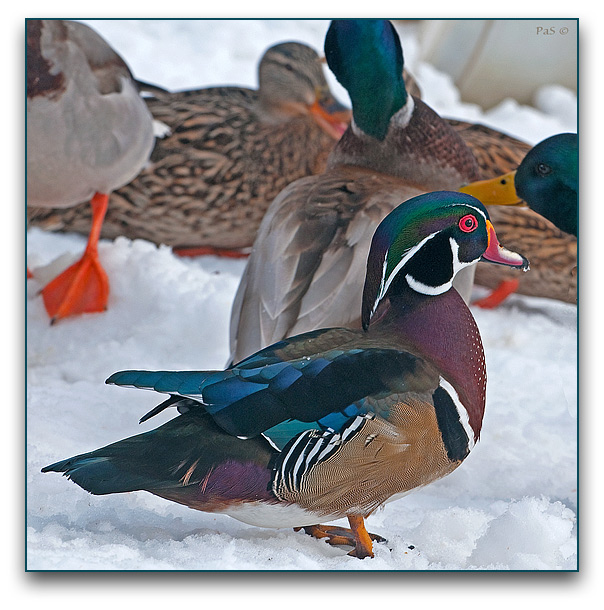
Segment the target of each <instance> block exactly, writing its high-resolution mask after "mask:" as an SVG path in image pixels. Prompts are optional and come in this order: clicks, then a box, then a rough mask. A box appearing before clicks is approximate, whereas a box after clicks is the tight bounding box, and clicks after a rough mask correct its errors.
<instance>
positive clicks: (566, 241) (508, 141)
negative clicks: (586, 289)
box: [449, 120, 577, 303]
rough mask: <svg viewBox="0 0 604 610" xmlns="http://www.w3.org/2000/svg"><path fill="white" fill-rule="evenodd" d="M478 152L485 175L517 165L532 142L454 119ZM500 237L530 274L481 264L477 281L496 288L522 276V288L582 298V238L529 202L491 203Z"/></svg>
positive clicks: (550, 295)
mask: <svg viewBox="0 0 604 610" xmlns="http://www.w3.org/2000/svg"><path fill="white" fill-rule="evenodd" d="M449 123H450V124H451V125H452V126H453V128H454V129H455V130H456V131H457V132H458V133H459V135H461V137H462V138H463V139H464V141H465V142H466V144H467V145H468V147H469V148H470V149H471V150H472V152H473V153H474V156H475V157H476V159H477V161H478V165H479V167H480V170H481V172H482V174H483V177H484V178H485V179H487V178H495V177H496V176H498V175H501V174H504V173H506V172H509V171H512V170H515V169H516V168H517V167H518V165H520V163H521V161H522V159H523V158H524V156H525V155H526V153H527V152H528V151H529V150H530V149H531V146H530V144H527V143H525V142H521V141H520V140H517V139H515V138H513V137H511V136H508V135H506V134H504V133H501V132H499V131H496V130H495V129H491V128H489V127H486V126H484V125H478V124H471V123H465V122H462V121H454V120H449ZM489 214H490V215H491V220H492V221H493V224H494V225H495V226H496V227H497V234H498V235H499V237H500V239H501V242H502V243H504V244H506V246H507V247H509V248H511V249H512V250H515V251H517V252H522V254H524V255H525V256H526V257H527V258H528V259H529V261H530V264H531V269H530V271H529V272H528V273H523V274H518V273H513V272H510V271H509V270H508V269H505V268H503V267H497V266H495V265H487V264H484V263H480V264H479V265H478V266H477V268H476V275H475V278H474V281H475V282H476V283H477V284H479V285H481V286H485V287H487V288H491V289H494V288H497V286H498V285H499V284H500V283H501V282H502V281H503V280H508V279H516V280H518V281H519V285H518V290H517V292H518V293H520V294H526V295H529V296H537V297H547V298H550V299H557V300H559V301H565V302H568V303H576V302H577V239H576V237H575V236H574V235H569V234H568V233H565V232H564V231H560V229H558V228H557V227H556V226H555V225H554V224H552V223H551V222H550V221H549V220H547V219H545V218H543V216H541V215H540V214H537V213H536V212H533V211H532V210H530V209H529V208H527V207H507V206H489Z"/></svg>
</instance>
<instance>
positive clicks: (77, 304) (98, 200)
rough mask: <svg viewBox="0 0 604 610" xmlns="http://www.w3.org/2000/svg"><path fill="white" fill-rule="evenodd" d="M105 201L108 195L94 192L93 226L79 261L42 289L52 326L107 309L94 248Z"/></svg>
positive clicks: (102, 276) (103, 279) (105, 290)
mask: <svg viewBox="0 0 604 610" xmlns="http://www.w3.org/2000/svg"><path fill="white" fill-rule="evenodd" d="M108 201H109V195H106V194H103V193H95V195H94V197H93V198H92V199H91V201H90V205H91V206H92V227H91V228H90V235H89V236H88V243H87V244H86V250H85V251H84V254H83V255H82V258H81V259H80V260H79V261H78V262H76V263H74V264H73V265H71V266H70V267H68V268H67V269H65V271H63V273H61V274H60V275H58V276H57V277H56V278H55V279H54V280H52V281H51V282H50V283H49V284H47V285H46V286H45V287H44V288H43V289H42V297H43V298H44V306H45V307H46V311H47V312H48V315H49V316H50V317H51V324H54V322H56V321H57V320H59V319H61V318H65V317H67V316H71V315H77V314H81V313H94V312H101V311H104V310H105V309H106V308H107V299H108V297H109V280H108V278H107V274H106V273H105V270H104V269H103V267H102V266H101V263H100V261H99V255H98V248H97V246H98V242H99V237H100V234H101V227H102V225H103V219H104V218H105V212H106V211H107V203H108Z"/></svg>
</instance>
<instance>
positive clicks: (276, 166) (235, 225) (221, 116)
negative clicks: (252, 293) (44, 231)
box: [30, 42, 350, 253]
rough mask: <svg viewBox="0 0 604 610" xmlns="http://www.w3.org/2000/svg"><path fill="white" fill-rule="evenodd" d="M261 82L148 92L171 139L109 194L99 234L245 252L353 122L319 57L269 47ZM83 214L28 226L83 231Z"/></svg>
mask: <svg viewBox="0 0 604 610" xmlns="http://www.w3.org/2000/svg"><path fill="white" fill-rule="evenodd" d="M258 83H259V87H258V90H251V89H245V88H242V87H210V88H205V89H197V90H193V91H180V92H175V93H169V92H163V93H162V92H161V90H158V89H156V88H154V89H153V90H152V92H153V97H150V98H147V99H146V101H147V105H148V107H149V110H150V111H151V113H152V115H153V117H154V118H155V119H156V120H157V121H159V122H161V123H163V124H164V125H165V126H167V128H168V129H169V133H168V135H167V136H166V137H164V138H162V139H159V140H158V142H157V144H156V146H155V149H154V151H153V154H152V156H151V162H150V164H148V166H147V167H145V169H144V170H143V171H142V172H141V173H140V175H139V176H138V177H137V178H136V179H135V180H134V181H132V182H131V183H130V184H128V185H127V186H125V187H123V188H121V189H119V190H118V191H116V192H115V193H114V194H113V195H112V197H111V202H110V205H109V210H108V212H107V216H106V218H105V223H104V225H103V231H102V236H103V237H108V238H114V237H117V236H119V235H124V236H126V237H129V238H132V239H134V238H142V239H147V240H150V241H153V242H155V243H158V244H159V243H163V244H167V245H171V246H175V247H177V248H180V249H183V248H195V249H196V250H195V251H194V252H193V253H203V252H207V251H209V252H214V251H218V252H220V251H224V250H230V251H232V250H240V249H242V248H249V247H250V246H251V245H252V244H253V241H254V238H255V236H256V231H257V228H258V225H259V224H260V221H261V219H262V216H263V215H264V212H265V211H266V208H267V207H268V205H269V203H270V202H271V201H272V200H273V199H274V197H275V196H276V195H277V194H278V193H279V191H280V190H282V189H283V188H285V187H286V186H287V185H288V184H289V183H290V182H292V181H294V180H296V179H298V178H301V177H303V176H308V175H311V174H316V173H320V172H321V171H323V169H324V167H325V162H326V159H327V155H328V154H329V152H330V151H331V149H332V148H333V146H334V144H335V142H336V141H337V140H338V139H339V137H340V136H341V135H342V133H343V132H344V130H345V129H346V127H347V126H348V122H349V120H350V110H349V109H347V108H345V107H344V106H342V104H340V103H339V102H338V101H337V100H336V99H335V98H334V97H333V95H332V93H331V91H330V89H329V86H328V84H327V81H326V80H325V75H324V73H323V66H322V63H321V60H320V58H319V56H318V55H317V53H316V52H315V51H314V50H313V49H311V48H310V47H308V46H306V45H304V44H301V43H297V42H286V43H281V44H277V45H275V46H273V47H271V48H269V49H268V50H267V51H266V53H265V54H264V56H263V57H262V59H261V61H260V64H259V67H258ZM88 214H89V212H88V210H87V209H86V208H78V209H74V210H71V211H69V212H62V213H61V214H54V215H52V216H50V215H48V214H45V215H43V216H41V215H40V214H37V215H34V214H31V215H30V221H31V223H32V224H37V225H40V226H42V227H45V228H51V229H60V230H65V231H67V230H69V231H80V232H81V231H82V230H83V229H85V227H86V226H88V222H89V219H88V217H87V216H88ZM204 248H205V249H204ZM181 253H182V252H181Z"/></svg>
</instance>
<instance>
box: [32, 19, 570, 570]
mask: <svg viewBox="0 0 604 610" xmlns="http://www.w3.org/2000/svg"><path fill="white" fill-rule="evenodd" d="M89 23H91V25H93V27H95V28H96V29H97V31H99V32H100V33H101V34H102V35H103V36H105V37H106V38H107V39H108V40H109V41H110V42H111V44H113V45H114V46H115V48H116V49H117V50H118V51H119V52H120V53H121V54H122V55H123V57H124V58H125V59H126V60H127V61H128V63H129V64H130V66H131V68H132V70H133V71H134V73H135V74H136V75H137V77H138V78H140V79H142V80H147V81H152V82H156V83H158V84H160V85H163V86H166V87H168V88H174V89H180V88H187V87H199V86H203V85H210V84H219V83H237V84H243V85H248V86H255V84H256V77H255V66H256V62H257V59H258V57H259V55H260V54H261V53H262V52H263V50H264V49H266V47H268V46H269V45H271V44H273V43H276V42H278V41H281V40H285V39H297V40H302V41H305V42H307V43H309V44H311V45H312V46H314V47H315V48H316V49H319V50H320V49H322V44H323V36H324V33H325V31H326V29H327V25H328V22H326V21H286V22H283V21H246V22H240V21H224V22H207V21H206V22H204V21H132V22H125V21H114V22H111V21H95V22H89ZM414 45H416V41H415V40H414V38H413V31H412V30H411V29H409V28H404V30H403V48H404V50H405V57H406V61H407V64H408V65H409V67H410V68H411V69H412V72H413V73H414V74H415V75H416V76H417V78H418V79H419V81H420V85H421V86H422V88H423V92H424V97H425V99H426V100H427V101H428V103H430V104H431V105H433V107H434V108H435V109H436V110H437V111H439V112H440V113H441V114H444V115H447V116H454V117H457V118H462V119H469V120H475V121H478V120H479V121H482V122H485V123H487V124H490V125H492V126H494V127H497V128H499V129H502V130H504V131H507V132H508V133H511V134H513V135H515V136H517V137H520V138H522V139H524V140H526V141H528V142H530V143H536V142H538V141H540V140H541V139H543V138H544V137H547V136H549V135H552V134H554V133H558V132H560V131H576V98H575V96H574V94H572V93H571V92H569V91H568V90H566V89H562V88H560V87H557V86H548V87H546V88H543V89H542V90H541V91H540V92H539V94H538V96H537V99H536V101H535V104H536V105H535V107H527V106H520V105H518V104H517V103H516V102H515V101H514V100H512V99H509V100H505V101H504V102H502V103H501V104H499V105H498V106H497V107H496V108H494V109H492V110H491V111H489V112H488V113H484V112H483V111H482V110H481V109H480V108H479V107H477V106H475V105H470V104H464V103H463V102H461V101H460V99H459V96H458V93H457V91H456V90H455V88H454V86H453V85H452V84H451V81H450V79H448V77H446V75H443V74H440V73H438V72H436V70H435V69H434V68H432V67H431V66H429V65H426V64H416V65H412V62H413V55H414V48H416V47H414ZM330 82H332V83H333V79H332V80H331V81H330ZM337 91H338V96H339V97H340V99H342V100H346V95H345V92H344V93H342V91H343V90H342V89H341V88H338V89H337ZM495 228H497V227H495ZM84 244H85V238H84V237H82V236H78V235H60V234H48V233H44V232H42V231H40V230H38V229H31V230H30V231H29V232H28V234H27V256H28V265H29V266H30V267H33V268H34V269H35V268H36V267H40V266H43V265H46V264H48V263H50V262H51V261H53V260H54V259H56V258H57V257H58V256H59V255H61V254H64V253H65V252H72V253H73V254H74V255H79V253H80V252H81V251H82V250H83V247H84ZM99 250H100V256H101V260H102V263H103V265H104V267H105V269H106V270H107V273H108V275H109V278H110V282H111V295H110V301H109V309H108V311H107V312H106V313H104V314H100V315H87V316H82V317H80V318H77V319H69V320H64V321H61V322H60V323H57V324H55V325H53V326H50V325H49V322H48V318H47V315H46V313H45V311H44V308H43V305H42V300H41V297H40V296H39V295H38V294H37V290H39V288H40V287H41V285H40V284H39V283H37V282H36V280H30V281H29V282H28V295H27V431H26V432H27V489H26V491H27V549H26V553H27V555H26V567H27V568H28V569H29V570H83V569H94V570H99V569H100V570H248V569H249V570H465V569H469V570H574V569H576V567H577V523H576V521H577V427H578V426H577V392H576V390H577V308H576V307H574V306H571V305H567V304H563V303H559V302H556V301H551V300H547V299H537V298H528V297H522V296H513V297H511V298H510V299H509V301H508V302H506V303H505V304H504V305H503V306H502V307H500V308H499V309H497V310H495V311H483V310H478V309H476V308H474V309H473V312H474V315H475V317H476V320H477V323H478V325H479V328H480V330H481V333H482V338H483V342H484V346H485V352H486V358H487V368H488V376H489V381H488V389H487V410H486V415H485V420H484V426H483V431H482V435H481V439H480V442H479V443H478V444H477V446H476V447H475V449H474V450H473V452H472V454H471V455H470V456H469V458H468V459H467V460H466V462H465V463H464V464H463V465H462V466H461V467H460V468H459V469H458V470H457V471H455V472H454V473H453V474H451V475H450V476H449V477H447V478H445V479H443V480H441V481H439V482H437V483H435V484H433V485H430V486H428V487H426V488H424V489H422V490H419V491H417V492H415V493H413V494H410V495H408V496H406V497H405V498H402V499H401V500H398V501H396V502H393V503H390V504H388V505H387V506H386V507H385V508H384V509H383V510H381V511H379V512H378V513H377V514H376V515H374V516H372V517H370V518H369V519H368V522H367V526H368V529H369V530H370V531H372V532H375V533H378V534H380V535H382V536H384V537H385V538H387V539H388V542H387V543H386V544H376V545H375V558H374V559H372V560H368V559H367V560H364V561H359V560H357V559H354V558H351V557H348V556H347V555H346V552H345V551H343V550H341V549H337V548H333V547H330V546H328V545H327V544H326V543H324V542H321V541H318V540H314V539H311V538H310V537H308V536H306V535H304V534H303V533H302V532H294V531H293V530H291V529H279V530H269V529H262V528H258V527H252V526H248V525H245V524H243V523H240V522H238V521H235V520H234V519H231V518H229V517H226V516H222V515H212V514H206V513H201V512H197V511H193V510H190V509H188V508H186V507H183V506H179V505H177V504H173V503H170V502H167V501H165V500H162V499H160V498H156V497H154V496H152V495H150V494H148V493H145V492H135V493H129V494H120V495H114V496H102V497H99V496H92V495H90V494H88V493H86V492H85V491H83V490H82V489H81V488H79V487H78V486H76V485H74V484H73V483H71V482H69V481H67V480H66V479H65V478H63V477H61V476H59V475H57V474H41V473H40V468H41V467H43V466H45V465H47V464H49V463H51V462H53V461H56V460H58V459H62V458H66V457H69V456H71V455H75V454H77V453H81V452H85V451H89V450H92V449H96V448H97V447H100V446H102V445H105V444H107V443H110V442H113V441H116V440H119V439H121V438H125V437H126V436H130V435H132V434H136V433H139V432H142V431H144V430H149V429H152V428H154V427H156V426H157V425H159V424H160V423H162V422H163V421H166V420H167V419H168V418H170V417H172V416H173V415H174V413H165V414H162V415H161V416H160V417H156V418H153V419H152V420H151V421H149V422H146V423H145V424H143V425H140V426H139V425H138V423H137V422H138V419H139V417H140V416H141V415H143V414H144V413H145V412H146V411H147V410H148V409H150V408H151V407H153V406H154V405H155V404H157V399H156V397H155V396H154V395H153V394H152V393H149V392H139V391H136V390H132V389H123V388H116V387H110V386H106V385H105V384H104V381H105V379H106V378H107V377H108V376H109V375H110V374H111V373H113V372H115V371H117V370H120V369H122V368H149V369H153V368H166V369H193V368H194V369H204V368H218V367H220V368H222V367H223V366H224V364H225V362H226V360H227V357H228V321H229V313H230V304H231V301H232V298H233V296H234V293H235V290H236V288H237V283H238V280H239V277H240V275H241V272H242V270H243V267H244V265H245V262H244V261H233V260H223V259H217V258H213V257H203V258H199V259H193V260H189V259H181V258H178V257H176V256H174V255H173V254H172V252H171V250H170V249H169V248H168V247H156V246H155V245H153V244H150V243H148V242H144V241H139V240H137V241H130V240H127V239H125V238H119V239H117V240H115V241H114V242H109V241H103V242H101V244H100V248H99ZM525 254H526V255H527V256H528V257H529V258H530V253H525ZM340 523H341V524H343V525H346V523H345V522H343V521H342V522H340ZM410 546H413V547H414V548H410Z"/></svg>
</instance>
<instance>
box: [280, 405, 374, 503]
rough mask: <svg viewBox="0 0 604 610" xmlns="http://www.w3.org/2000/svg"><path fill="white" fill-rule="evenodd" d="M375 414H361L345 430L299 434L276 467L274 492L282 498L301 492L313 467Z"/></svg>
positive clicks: (333, 451) (327, 456)
mask: <svg viewBox="0 0 604 610" xmlns="http://www.w3.org/2000/svg"><path fill="white" fill-rule="evenodd" d="M374 417H375V416H374V415H373V414H372V413H368V414H365V415H358V416H357V417H355V418H354V419H352V420H351V421H350V422H349V423H348V424H347V426H346V427H345V428H344V429H343V430H342V431H341V432H335V431H334V430H331V429H328V430H326V431H325V432H321V431H320V430H306V431H304V432H301V433H300V434H298V435H297V436H295V437H294V438H293V439H292V440H291V441H290V442H289V443H288V444H287V445H286V446H285V447H284V449H283V451H282V452H281V454H280V455H279V458H278V460H277V462H276V464H275V466H274V475H273V492H274V493H275V495H276V496H277V497H278V498H282V499H283V496H285V495H287V494H292V493H294V494H295V493H299V492H300V491H301V489H302V488H303V487H304V481H305V478H306V476H307V475H308V473H309V472H310V471H311V469H312V468H313V467H315V466H317V465H318V464H321V463H324V462H326V461H327V460H329V459H330V458H332V457H333V456H335V455H336V454H337V453H338V451H340V449H341V448H342V446H343V445H344V443H346V442H347V441H348V440H350V439H351V438H352V437H353V436H355V435H356V434H358V433H359V432H360V431H361V430H362V429H363V427H364V426H365V424H366V423H367V421H368V420H370V419H373V418H374Z"/></svg>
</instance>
